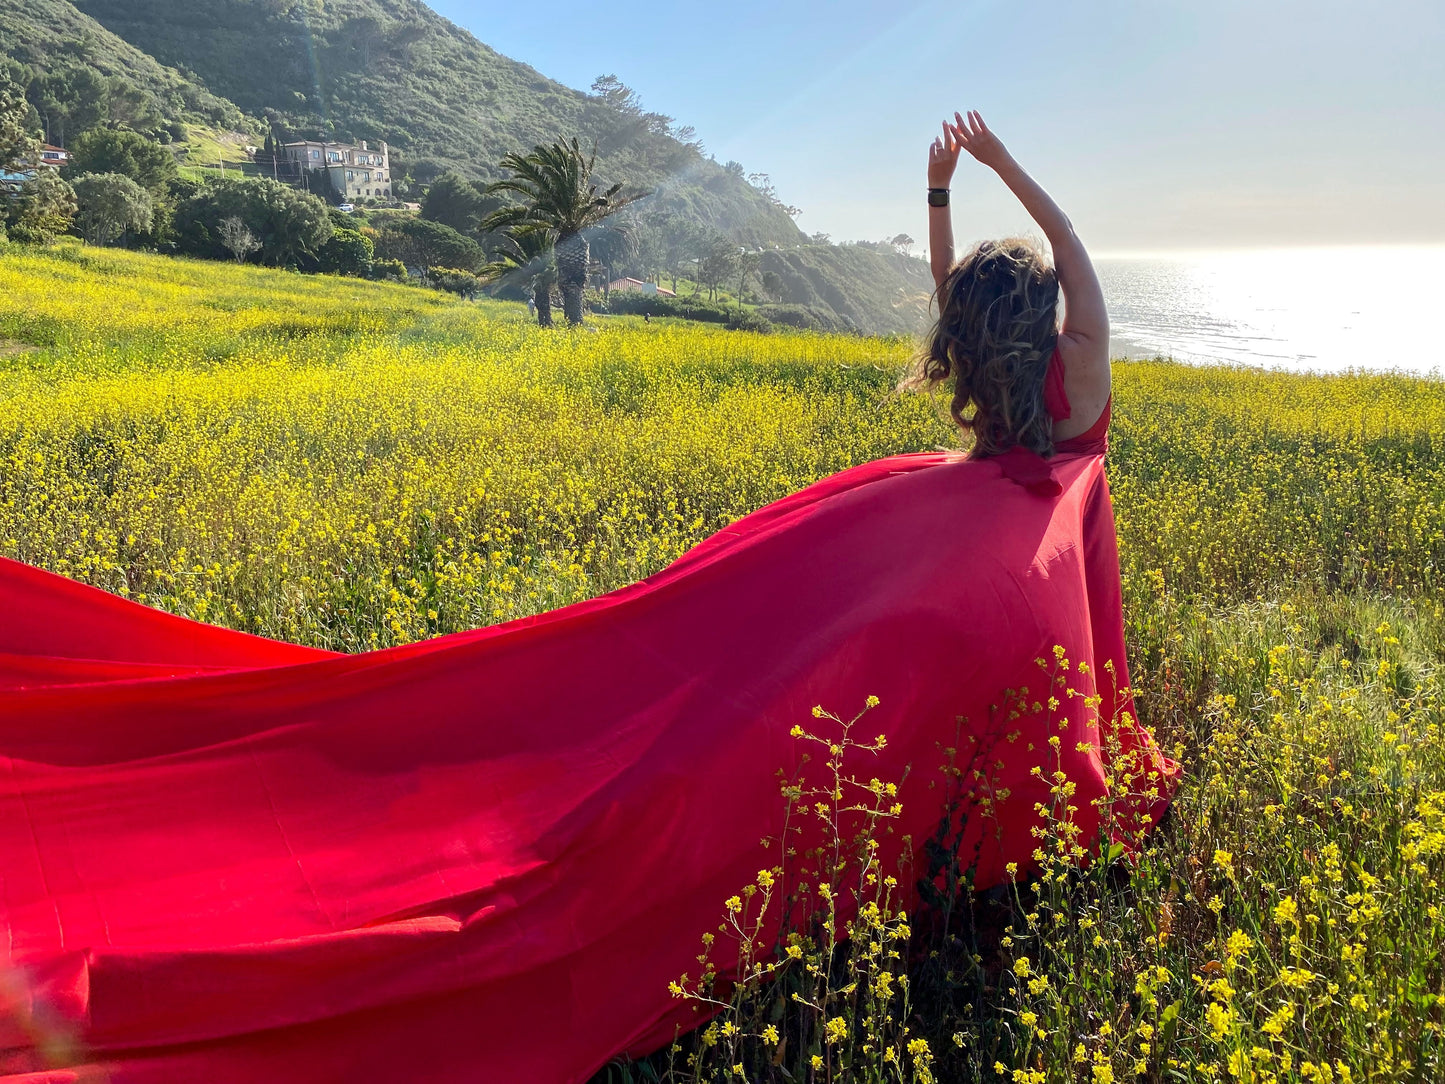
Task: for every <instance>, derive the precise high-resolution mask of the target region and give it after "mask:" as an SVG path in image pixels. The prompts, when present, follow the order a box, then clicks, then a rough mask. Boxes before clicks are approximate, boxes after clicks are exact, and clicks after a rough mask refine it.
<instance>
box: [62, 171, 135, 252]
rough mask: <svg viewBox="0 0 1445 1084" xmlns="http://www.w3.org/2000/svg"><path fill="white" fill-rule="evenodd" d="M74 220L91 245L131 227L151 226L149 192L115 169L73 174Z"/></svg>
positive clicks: (115, 236) (129, 229)
mask: <svg viewBox="0 0 1445 1084" xmlns="http://www.w3.org/2000/svg"><path fill="white" fill-rule="evenodd" d="M71 187H72V188H73V189H74V190H75V204H76V211H75V224H76V225H77V226H79V227H80V232H81V236H83V237H84V238H85V240H86V241H87V242H88V243H90V244H92V245H108V244H110V242H112V241H114V240H115V239H116V238H118V237H124V236H125V235H126V234H127V233H129V232H131V231H132V230H134V231H135V232H136V233H145V232H146V231H147V230H149V229H150V228H151V217H152V214H153V212H154V205H153V204H152V202H151V194H150V193H149V192H147V191H146V190H145V189H144V188H142V187H141V186H140V185H138V184H136V183H135V181H133V180H131V178H129V177H126V176H123V175H122V174H119V173H88V174H86V175H85V176H84V177H77V178H76V180H75V183H74V184H73V185H72V186H71Z"/></svg>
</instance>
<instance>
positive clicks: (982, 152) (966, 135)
mask: <svg viewBox="0 0 1445 1084" xmlns="http://www.w3.org/2000/svg"><path fill="white" fill-rule="evenodd" d="M953 119H954V123H953V124H949V123H948V121H944V122H943V127H944V130H945V131H946V132H947V133H948V134H949V135H950V136H951V137H952V140H953V144H954V152H953V157H954V160H955V161H956V160H957V158H958V151H959V149H960V148H961V149H963V150H966V151H968V153H969V154H971V155H973V156H974V158H976V159H978V160H979V161H980V162H982V163H983V164H984V165H986V166H988V167H989V168H990V169H994V170H997V169H999V168H1001V167H1002V166H1004V165H1006V164H1007V163H1008V161H1009V152H1008V148H1007V147H1005V146H1004V145H1003V143H1002V142H1001V141H1000V140H999V138H998V136H996V135H994V134H993V133H992V132H990V131H989V130H988V125H986V124H984V122H983V117H982V116H980V115H979V113H978V111H977V110H972V109H971V110H969V112H968V116H964V115H963V114H962V113H955V114H954V115H953ZM949 173H950V174H952V173H953V168H952V166H950V167H949Z"/></svg>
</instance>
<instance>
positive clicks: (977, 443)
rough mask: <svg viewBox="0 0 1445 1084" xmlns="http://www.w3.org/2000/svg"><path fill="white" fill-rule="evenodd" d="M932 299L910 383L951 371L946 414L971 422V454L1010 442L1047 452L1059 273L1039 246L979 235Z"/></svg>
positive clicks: (937, 379) (965, 424)
mask: <svg viewBox="0 0 1445 1084" xmlns="http://www.w3.org/2000/svg"><path fill="white" fill-rule="evenodd" d="M937 298H938V320H937V322H936V323H935V324H934V325H933V329H932V330H931V331H930V332H929V334H928V337H927V338H926V339H925V341H924V344H923V350H922V353H921V355H920V357H919V359H918V366H917V371H916V374H915V376H914V378H913V380H912V381H911V382H910V383H911V384H912V385H913V386H924V387H932V386H934V385H937V384H940V383H942V382H943V381H945V380H947V379H948V378H949V377H952V378H953V402H952V403H951V404H950V413H951V414H952V415H953V419H954V421H956V422H957V423H958V424H959V425H960V426H961V427H962V428H964V429H969V430H972V431H973V450H972V452H970V455H971V456H972V457H974V458H982V457H984V456H990V455H997V454H998V453H1000V452H1004V451H1007V450H1008V449H1009V448H1012V447H1015V446H1022V447H1024V448H1028V449H1030V450H1031V451H1035V452H1038V453H1039V454H1040V455H1043V456H1050V455H1053V453H1054V436H1053V433H1054V422H1053V418H1051V417H1050V416H1049V412H1048V410H1047V409H1046V408H1045V406H1044V375H1045V373H1046V371H1047V369H1048V364H1049V358H1050V356H1051V355H1052V354H1053V352H1054V346H1055V345H1056V344H1057V342H1058V338H1059V325H1058V308H1059V280H1058V278H1057V276H1056V275H1055V274H1054V269H1053V267H1052V266H1051V265H1050V264H1049V262H1048V260H1047V259H1046V258H1045V257H1044V254H1043V252H1042V251H1041V250H1040V248H1039V246H1038V245H1037V244H1035V243H1033V242H1032V241H1029V240H1027V239H1024V238H1017V237H1011V238H1007V239H1005V240H1002V241H984V242H982V243H980V244H979V245H978V246H977V247H976V248H975V249H974V250H973V251H972V252H970V253H969V254H968V255H967V256H965V257H964V258H963V259H961V260H959V261H958V263H957V264H955V265H954V267H953V270H951V271H949V273H948V275H947V276H946V277H945V278H944V280H943V282H942V283H941V284H940V285H939V287H938V292H937ZM970 405H971V406H972V409H973V413H972V414H971V415H967V416H965V414H964V411H965V410H967V409H969V407H970Z"/></svg>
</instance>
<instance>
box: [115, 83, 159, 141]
mask: <svg viewBox="0 0 1445 1084" xmlns="http://www.w3.org/2000/svg"><path fill="white" fill-rule="evenodd" d="M104 119H105V120H106V121H107V122H108V123H110V124H124V125H126V126H127V127H130V128H135V129H139V130H144V131H154V130H155V129H157V128H159V127H160V126H161V125H162V124H163V123H165V118H164V117H163V116H161V112H160V110H159V109H158V108H157V107H156V100H155V99H154V98H152V97H151V96H150V94H148V93H147V92H146V91H145V90H143V89H141V88H140V87H138V86H136V85H135V84H134V83H132V82H130V81H129V80H127V79H126V78H125V77H124V76H120V75H113V76H111V77H110V78H109V79H107V80H106V81H105V117H104Z"/></svg>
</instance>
